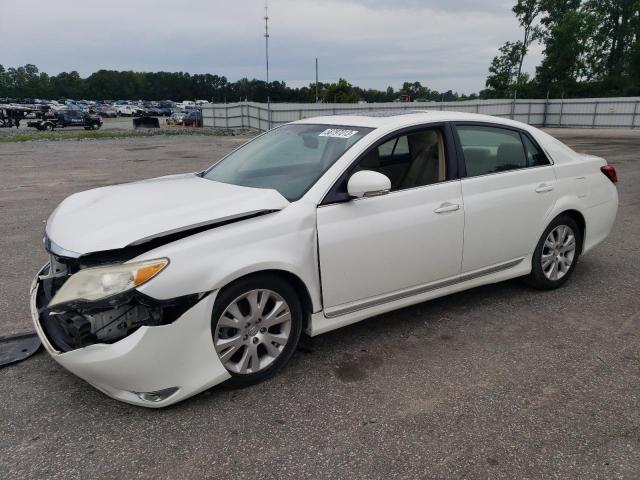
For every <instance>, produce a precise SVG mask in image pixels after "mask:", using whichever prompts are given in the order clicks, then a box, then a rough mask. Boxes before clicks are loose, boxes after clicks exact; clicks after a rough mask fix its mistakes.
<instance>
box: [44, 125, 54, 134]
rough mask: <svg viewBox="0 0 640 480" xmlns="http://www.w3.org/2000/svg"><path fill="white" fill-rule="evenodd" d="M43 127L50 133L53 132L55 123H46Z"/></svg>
mask: <svg viewBox="0 0 640 480" xmlns="http://www.w3.org/2000/svg"><path fill="white" fill-rule="evenodd" d="M43 127H44V129H45V130H48V131H49V132H53V123H45V124H44V126H43Z"/></svg>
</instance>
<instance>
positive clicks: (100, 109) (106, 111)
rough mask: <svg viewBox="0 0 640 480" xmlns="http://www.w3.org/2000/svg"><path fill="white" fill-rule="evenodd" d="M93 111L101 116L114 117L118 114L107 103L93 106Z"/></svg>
mask: <svg viewBox="0 0 640 480" xmlns="http://www.w3.org/2000/svg"><path fill="white" fill-rule="evenodd" d="M93 113H95V114H97V115H100V116H101V117H102V118H116V117H117V116H118V112H117V111H116V110H115V109H114V108H112V107H110V106H108V105H96V106H94V107H93Z"/></svg>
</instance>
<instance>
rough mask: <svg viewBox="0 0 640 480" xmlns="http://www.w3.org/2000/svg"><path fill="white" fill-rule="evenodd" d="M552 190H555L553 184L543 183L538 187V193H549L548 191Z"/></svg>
mask: <svg viewBox="0 0 640 480" xmlns="http://www.w3.org/2000/svg"><path fill="white" fill-rule="evenodd" d="M552 190H553V185H547V184H546V183H543V184H542V185H540V186H539V187H538V188H536V193H547V192H551V191H552Z"/></svg>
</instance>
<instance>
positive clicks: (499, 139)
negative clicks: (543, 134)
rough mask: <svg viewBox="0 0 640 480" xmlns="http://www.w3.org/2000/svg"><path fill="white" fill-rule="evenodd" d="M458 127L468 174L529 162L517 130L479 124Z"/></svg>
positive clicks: (505, 168)
mask: <svg viewBox="0 0 640 480" xmlns="http://www.w3.org/2000/svg"><path fill="white" fill-rule="evenodd" d="M457 130H458V135H459V137H460V143H461V146H462V151H463V153H464V161H465V165H466V167H467V176H468V177H477V176H480V175H487V174H490V173H498V172H505V171H508V170H516V169H520V168H526V167H527V166H528V164H529V162H528V158H527V153H526V152H525V148H524V145H523V144H522V140H521V138H520V134H519V133H518V132H516V131H513V130H508V129H505V128H499V127H485V126H477V125H460V126H458V127H457ZM538 153H539V152H538Z"/></svg>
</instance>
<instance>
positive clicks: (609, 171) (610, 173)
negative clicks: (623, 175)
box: [600, 165, 618, 185]
mask: <svg viewBox="0 0 640 480" xmlns="http://www.w3.org/2000/svg"><path fill="white" fill-rule="evenodd" d="M600 171H601V172H602V173H604V174H605V175H606V176H607V178H608V179H609V180H611V182H612V183H613V184H614V185H615V184H616V183H618V174H617V173H616V169H615V168H614V167H613V165H605V166H604V167H602V168H600Z"/></svg>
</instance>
